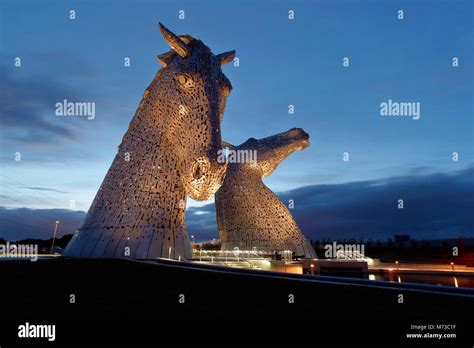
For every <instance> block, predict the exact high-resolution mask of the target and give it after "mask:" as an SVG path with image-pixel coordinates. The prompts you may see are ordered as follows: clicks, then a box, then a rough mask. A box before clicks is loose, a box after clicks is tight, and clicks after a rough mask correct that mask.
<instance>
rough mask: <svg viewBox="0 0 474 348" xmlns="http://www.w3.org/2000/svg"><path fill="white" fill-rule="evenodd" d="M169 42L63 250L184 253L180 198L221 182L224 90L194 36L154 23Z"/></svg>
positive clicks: (228, 57) (227, 88)
mask: <svg viewBox="0 0 474 348" xmlns="http://www.w3.org/2000/svg"><path fill="white" fill-rule="evenodd" d="M159 26H160V31H161V33H162V35H163V37H164V39H165V41H166V42H167V43H168V45H169V46H170V47H171V50H170V51H169V52H167V53H164V54H162V55H159V56H158V60H159V61H160V63H161V64H162V65H163V67H162V69H160V70H159V71H158V73H157V74H156V76H155V78H154V79H153V81H152V83H151V84H150V85H149V86H148V88H147V89H146V90H145V93H144V95H143V98H142V100H141V102H140V104H139V106H138V108H137V111H136V113H135V116H134V118H133V120H132V121H131V123H130V125H129V128H128V130H127V132H126V134H125V135H124V137H123V139H122V143H121V144H120V146H119V149H118V153H117V155H116V156H115V159H114V161H113V163H112V165H111V167H110V169H109V171H108V172H107V175H106V177H105V179H104V181H103V182H102V185H101V187H100V188H99V191H98V192H97V195H96V197H95V199H94V201H93V203H92V205H91V207H90V209H89V212H88V214H87V217H86V220H85V222H84V225H83V226H82V227H81V229H80V230H79V231H78V233H77V234H76V235H75V236H74V238H73V239H72V240H71V242H70V243H69V245H68V246H67V248H66V250H65V252H64V254H65V255H66V256H80V257H130V258H154V257H169V258H176V259H178V258H184V259H186V258H190V257H192V251H191V244H190V241H189V236H188V233H187V228H186V224H185V209H186V198H187V196H190V197H191V198H193V199H195V200H205V199H208V198H209V197H210V196H211V195H212V194H214V193H215V192H216V190H217V189H218V188H219V187H220V186H221V184H222V181H223V177H224V175H225V171H226V164H225V163H219V162H218V160H217V158H218V151H219V150H220V149H221V132H220V123H221V121H222V118H223V115H224V109H225V105H226V98H227V96H228V95H229V94H230V92H231V90H232V86H231V84H230V82H229V80H228V79H227V78H226V77H225V75H224V74H223V73H222V70H221V66H222V65H224V64H226V63H229V62H230V61H232V60H233V58H234V56H235V52H234V51H230V52H226V53H222V54H219V55H214V54H213V53H212V52H211V50H210V49H209V48H208V47H207V46H206V45H205V44H204V43H203V42H201V41H200V40H197V39H195V38H193V37H191V36H189V35H183V36H178V35H175V34H174V33H172V32H171V31H170V30H168V29H167V28H166V27H165V26H163V25H162V24H161V23H160V24H159Z"/></svg>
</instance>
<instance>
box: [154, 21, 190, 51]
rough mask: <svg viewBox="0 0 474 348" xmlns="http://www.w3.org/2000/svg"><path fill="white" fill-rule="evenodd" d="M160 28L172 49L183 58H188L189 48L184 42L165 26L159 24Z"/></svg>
mask: <svg viewBox="0 0 474 348" xmlns="http://www.w3.org/2000/svg"><path fill="white" fill-rule="evenodd" d="M158 24H159V26H160V31H161V34H162V35H163V37H164V38H165V41H166V42H167V43H168V45H170V47H171V49H172V50H173V51H175V52H176V53H178V54H179V55H180V56H181V57H183V58H186V57H187V56H188V55H189V48H188V46H186V43H184V41H183V40H181V39H180V38H179V36H177V35H175V34H174V33H173V32H171V31H170V30H168V28H166V27H165V26H164V25H163V24H161V23H158Z"/></svg>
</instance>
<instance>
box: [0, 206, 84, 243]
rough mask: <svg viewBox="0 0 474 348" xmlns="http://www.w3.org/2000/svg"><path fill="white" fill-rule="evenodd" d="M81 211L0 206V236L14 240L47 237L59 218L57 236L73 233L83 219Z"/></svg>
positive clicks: (49, 236) (50, 235) (50, 234)
mask: <svg viewBox="0 0 474 348" xmlns="http://www.w3.org/2000/svg"><path fill="white" fill-rule="evenodd" d="M85 216H86V214H85V212H83V211H76V210H67V209H29V208H11V209H10V208H5V207H0V221H1V224H0V238H3V239H5V240H9V241H16V240H20V239H25V238H40V239H48V238H51V237H52V233H53V227H54V224H55V221H56V220H59V227H58V231H57V236H58V237H62V236H63V235H65V234H69V233H74V232H75V231H76V230H77V229H78V228H79V227H80V225H81V224H82V222H83V221H84V218H85Z"/></svg>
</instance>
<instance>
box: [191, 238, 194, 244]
mask: <svg viewBox="0 0 474 348" xmlns="http://www.w3.org/2000/svg"><path fill="white" fill-rule="evenodd" d="M191 239H192V240H193V246H194V236H191Z"/></svg>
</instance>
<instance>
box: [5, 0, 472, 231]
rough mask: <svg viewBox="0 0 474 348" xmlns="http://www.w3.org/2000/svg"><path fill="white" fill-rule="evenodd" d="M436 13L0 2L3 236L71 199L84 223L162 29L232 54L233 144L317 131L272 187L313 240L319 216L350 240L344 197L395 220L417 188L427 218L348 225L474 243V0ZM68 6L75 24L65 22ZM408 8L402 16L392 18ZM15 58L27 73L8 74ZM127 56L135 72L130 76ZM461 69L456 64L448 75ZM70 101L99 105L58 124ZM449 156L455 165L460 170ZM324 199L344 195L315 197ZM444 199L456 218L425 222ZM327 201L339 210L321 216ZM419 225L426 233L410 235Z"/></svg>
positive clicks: (244, 4) (346, 5)
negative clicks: (396, 112) (411, 105)
mask: <svg viewBox="0 0 474 348" xmlns="http://www.w3.org/2000/svg"><path fill="white" fill-rule="evenodd" d="M431 3H432V2H428V1H418V0H416V1H397V2H394V1H292V2H289V1H258V2H254V1H226V2H223V1H199V2H197V1H161V0H158V1H133V2H132V1H116V2H111V1H68V2H67V3H66V2H63V1H41V2H40V1H21V0H20V1H18V0H15V1H12V0H0V13H1V15H0V16H1V17H0V51H1V63H0V78H1V79H0V81H1V88H0V125H1V131H0V158H1V172H0V208H1V209H0V221H2V220H3V224H0V237H2V234H3V235H4V236H9V237H10V238H14V228H16V227H15V226H17V227H18V225H19V224H20V225H21V224H22V223H23V224H24V227H25V228H26V227H28V228H34V226H26V225H27V224H29V225H36V224H40V223H48V224H49V220H48V219H49V217H48V216H49V215H48V216H46V217H45V216H38V215H37V216H36V217H34V216H33V217H32V218H31V219H29V221H26V220H28V218H24V219H23V218H22V217H24V216H27V215H26V214H25V215H22V214H18V212H17V213H15V211H14V210H13V208H27V211H30V212H31V211H33V210H32V209H69V208H70V202H71V200H73V201H74V203H75V207H74V208H73V210H78V211H87V209H88V208H89V206H90V204H91V202H92V200H93V198H94V196H95V194H96V192H97V189H98V188H99V185H100V184H101V182H102V180H103V178H104V176H105V174H106V171H107V169H108V168H109V166H110V164H111V163H112V160H113V158H114V156H115V154H116V151H117V147H118V145H119V144H120V142H121V138H122V136H123V134H124V133H125V131H126V129H127V127H128V124H129V122H130V121H131V119H132V117H133V115H134V112H135V110H136V108H137V106H138V104H139V102H140V100H141V97H142V95H143V91H144V90H145V88H146V87H147V86H148V85H149V84H150V82H151V80H152V79H153V77H154V76H155V74H156V72H157V71H158V70H159V69H160V68H161V65H160V64H159V62H158V61H157V60H156V56H157V55H158V54H161V53H164V52H167V51H168V50H169V46H168V45H167V44H166V43H165V41H164V40H163V38H162V36H161V34H160V32H159V29H158V25H157V24H158V21H161V22H162V23H164V24H165V25H166V26H167V27H168V28H169V29H171V30H172V31H174V32H175V33H177V34H190V35H192V36H193V37H195V38H198V39H200V40H202V41H203V42H204V43H205V44H206V45H207V46H209V47H210V49H211V50H212V51H213V53H214V54H219V53H222V52H224V51H229V50H232V49H235V50H236V51H237V57H238V58H239V63H240V66H238V67H236V66H234V65H232V64H228V65H226V66H225V67H223V72H224V73H225V74H226V76H227V77H228V78H229V80H230V81H231V83H232V85H233V88H234V89H233V92H232V94H231V95H230V97H229V98H228V100H227V108H226V112H225V116H224V121H223V123H222V135H223V139H224V140H226V141H228V142H230V143H233V144H240V143H242V142H244V141H245V140H247V139H248V138H250V137H254V138H263V137H266V136H270V135H273V134H276V133H280V132H282V131H286V130H288V129H290V128H292V127H300V128H303V129H304V130H305V131H306V132H307V133H309V135H310V142H311V146H310V147H309V148H307V149H305V150H304V151H301V152H297V153H294V154H293V155H291V156H289V157H288V158H287V159H286V160H284V161H283V162H282V163H281V164H280V165H279V167H278V168H277V170H276V171H275V172H274V173H273V174H272V175H271V176H269V177H268V178H266V179H265V183H266V184H267V185H268V186H269V187H270V188H271V189H272V190H273V191H274V192H278V193H281V195H282V197H285V199H294V200H295V213H294V214H295V217H296V219H297V221H298V222H299V223H300V224H304V225H305V226H307V227H304V228H303V227H302V229H303V230H304V231H305V233H306V234H310V235H311V237H313V238H317V236H318V228H319V229H323V228H325V227H324V226H322V225H318V224H314V228H315V230H314V231H313V230H312V227H311V226H313V225H311V224H309V225H308V218H309V216H311V215H312V214H314V213H315V212H320V213H321V214H327V215H325V216H326V217H327V216H331V217H332V218H331V219H325V220H324V221H325V222H324V223H325V224H326V225H330V224H331V221H333V222H334V224H333V226H332V227H331V228H330V229H328V228H327V229H326V230H325V233H327V235H330V234H331V233H333V234H334V233H335V234H337V233H338V231H339V232H340V233H341V235H343V236H350V233H348V231H349V230H350V228H351V227H348V226H344V227H341V229H340V230H334V229H333V227H335V226H336V224H335V222H337V221H338V216H341V218H342V216H344V217H347V216H348V215H347V212H341V211H340V210H338V209H339V208H340V201H339V200H338V199H339V198H340V197H347V198H348V200H350V199H351V198H352V200H354V197H362V196H361V195H362V193H364V195H363V199H362V198H361V200H360V201H355V203H354V201H353V209H354V210H353V212H356V211H358V210H357V209H360V206H359V207H358V205H357V204H358V203H357V202H362V201H364V202H366V201H370V202H375V201H377V202H381V203H380V204H381V205H380V206H385V204H386V206H387V209H391V208H390V207H396V200H397V199H398V198H404V197H403V194H404V193H406V192H416V193H417V194H416V197H417V199H416V202H417V203H416V204H420V205H419V206H417V209H418V211H419V210H420V209H421V210H423V212H424V213H423V214H421V215H420V214H418V215H417V217H415V216H414V215H412V214H410V213H407V214H406V215H404V217H401V219H402V220H403V219H404V218H406V219H407V220H404V221H401V222H400V224H399V225H397V227H396V228H398V230H393V226H392V227H390V226H388V225H389V224H387V223H385V224H378V223H374V219H376V218H377V217H378V218H382V217H383V218H384V219H388V220H385V222H386V221H389V220H390V221H393V219H397V218H396V217H394V216H392V215H389V216H388V215H387V216H384V215H383V214H382V213H380V214H378V215H377V217H375V216H373V215H372V216H370V217H367V216H365V215H364V214H361V215H360V216H363V218H364V219H368V220H370V221H371V222H370V223H369V224H366V225H364V224H361V223H360V222H361V221H357V223H354V225H352V228H354V229H356V230H357V233H362V234H364V235H367V236H369V235H370V236H374V235H376V234H377V233H378V232H377V231H380V233H381V235H383V236H384V238H385V236H386V235H387V234H388V233H392V232H394V231H399V232H409V231H410V228H413V229H414V230H416V231H421V233H423V231H425V232H426V231H430V229H432V230H433V229H434V230H437V231H440V233H441V234H440V235H438V234H436V235H435V236H441V237H442V236H449V237H455V236H457V235H458V234H463V235H465V236H470V237H474V230H473V228H472V227H473V226H472V219H468V217H469V216H470V214H472V211H471V212H469V209H467V208H469V207H472V192H473V190H472V187H473V180H472V179H473V177H472V174H473V171H472V168H473V167H474V158H473V149H474V146H473V145H474V144H473V115H474V110H473V109H474V106H473V100H474V99H473V98H474V82H473V81H474V80H473V76H474V75H473V61H472V60H473V26H472V23H473V18H472V17H473V3H472V1H470V0H467V1H437V2H436V6H431ZM71 9H72V10H75V11H76V19H75V20H70V19H69V10H71ZM399 9H402V10H403V11H404V19H403V20H399V19H397V11H398V10H399ZM180 10H184V11H185V19H184V20H180V19H179V18H178V15H179V11H180ZM289 10H294V11H295V19H294V20H290V19H288V11H289ZM16 57H19V58H21V67H15V58H16ZM125 57H129V58H130V60H131V66H130V67H124V58H125ZM344 57H348V58H349V66H348V67H344V66H343V58H344ZM453 57H457V58H458V61H459V66H457V67H453V65H452V62H453ZM64 99H67V100H68V101H73V102H76V101H77V102H81V101H82V102H94V103H95V104H96V115H95V119H93V120H88V119H87V118H86V117H58V116H56V115H55V104H56V103H57V102H62V101H63V100H64ZM389 99H391V100H393V101H396V102H415V103H420V104H419V105H420V110H421V115H420V119H418V120H414V119H413V118H412V117H382V116H381V115H380V104H381V103H383V102H387V101H388V100H389ZM290 104H292V105H294V107H295V113H294V114H292V115H290V114H289V113H288V106H289V105H290ZM345 151H347V152H348V153H349V156H350V157H349V158H350V160H349V161H347V162H346V161H343V153H344V152H345ZM453 152H457V153H459V161H453V160H452V154H453ZM16 153H20V154H21V161H15V154H16ZM420 178H426V180H421V179H420ZM456 180H459V182H458V181H456ZM414 183H417V185H415V186H413V184H414ZM440 183H445V184H446V186H444V187H440V186H439V185H440ZM458 183H459V185H458ZM389 184H390V185H389ZM367 185H368V186H367ZM370 185H375V186H377V185H378V186H383V185H387V190H388V189H389V191H390V192H391V194H390V195H383V192H385V191H384V190H381V191H380V192H379V193H380V194H377V193H374V192H372V191H370V190H369V189H367V187H372V186H370ZM418 185H419V186H418ZM430 185H431V186H430ZM318 187H319V188H323V187H324V188H328V187H330V188H333V189H334V191H331V192H333V193H331V195H336V194H338V193H339V194H340V196H338V197H339V198H338V199H336V198H334V197H335V196H331V197H333V198H330V197H328V196H325V195H322V194H318V192H320V191H319V190H318V189H317V188H318ZM421 187H423V190H422V189H421ZM447 187H453V190H457V191H455V192H457V194H455V195H453V190H451V189H449V190H448V189H446V188H447ZM342 188H347V191H344V190H341V189H342ZM349 188H351V190H349ZM404 188H407V190H409V191H406V190H405V189H404ZM418 188H419V190H418ZM355 189H357V190H358V191H357V193H356V192H355V191H354V190H355ZM393 189H397V190H398V191H395V192H394V191H393ZM417 190H418V191H417ZM438 190H439V191H438ZM397 192H400V195H397ZM444 193H445V195H444ZM371 194H375V196H373V195H372V196H371ZM352 195H353V196H352ZM399 196H402V197H399ZM407 196H410V195H407ZM384 197H386V201H384V200H383V198H384ZM410 197H411V196H410ZM433 197H435V198H433ZM298 198H301V200H300V201H299V200H298ZM282 199H283V198H282ZM308 199H309V200H312V201H311V203H308V201H307V200H308ZM444 199H448V201H449V202H450V203H449V204H450V208H451V209H454V208H455V207H457V209H454V210H453V212H454V211H458V212H460V214H461V215H459V216H458V215H455V216H454V215H450V216H449V217H450V219H451V220H449V219H448V218H447V220H443V222H440V225H433V224H431V225H430V224H428V222H433V221H435V220H437V219H438V217H437V215H436V214H441V211H442V209H441V210H440V205H442V204H444V203H446V202H447V201H443V200H444ZM283 201H284V199H283ZM303 201H304V202H306V203H304V204H303V203H302V204H301V205H299V202H303ZM414 202H415V201H414ZM210 203H212V201H206V202H193V201H191V200H190V201H189V202H188V206H190V207H193V208H192V209H193V210H192V211H193V213H195V212H199V209H200V208H202V211H201V214H199V213H198V214H197V216H199V215H205V216H208V215H209V216H210V217H211V220H212V217H213V212H212V211H210V210H209V209H210V208H209V207H212V205H211V206H210V205H209V204H210ZM361 204H362V203H361ZM413 204H415V203H413ZM413 204H412V205H411V206H412V207H413ZM421 204H423V206H421ZM430 204H431V205H432V208H433V209H432V210H430V209H431V208H430V207H431V206H430ZM205 205H207V206H205ZM323 205H325V206H327V209H330V208H331V207H332V206H334V210H333V211H331V212H330V213H329V212H327V211H322V210H318V209H319V208H317V207H321V206H323ZM311 206H313V207H315V208H314V209H315V210H311V209H308V207H311ZM316 206H317V207H316ZM364 207H367V206H364ZM408 207H410V205H408ZM421 207H423V209H422V208H421ZM7 208H10V209H7ZM336 208H337V209H336ZM298 209H300V210H298ZM408 209H409V208H408ZM337 212H339V213H340V214H341V215H337V214H336V213H337ZM12 213H14V214H13V215H12ZM303 213H305V214H306V215H304V216H303ZM453 214H454V213H453ZM463 214H464V215H463ZM194 215H196V214H194ZM349 215H350V214H349ZM61 216H62V215H61ZM352 218H353V219H354V221H356V220H357V214H355V215H354V216H353V217H352ZM67 219H70V217H69V218H65V220H67ZM190 219H192V218H190ZM361 219H362V217H361ZM416 219H422V221H418V222H417V223H412V222H413V221H414V220H416ZM448 220H449V221H451V222H450V223H448V224H447V225H445V223H446V221H448ZM202 221H205V220H202ZM190 222H191V221H190ZM410 224H411V225H410ZM423 224H424V225H423ZM2 225H3V227H2ZM326 225H325V226H326ZM402 225H403V226H402ZM421 225H423V226H424V227H423V228H421V227H420V226H421ZM6 226H8V227H6ZM193 226H196V231H197V230H198V227H197V225H196V224H194V225H193V224H192V223H190V229H191V227H193ZM206 226H207V225H206ZM209 226H210V227H209V228H210V229H215V226H214V225H212V223H211V222H209ZM374 226H376V227H374ZM410 226H412V227H410ZM201 227H202V226H201ZM326 227H327V226H326ZM419 228H420V229H419ZM204 230H205V228H204V229H202V233H201V236H202V238H207V237H208V236H207V234H206V232H204ZM12 231H13V232H12ZM199 231H201V230H199ZM443 231H450V232H449V233H448V232H446V234H445V235H443ZM63 232H68V231H63ZM69 232H72V231H69ZM385 232H386V233H385ZM190 233H193V231H192V230H191V231H190ZM384 233H385V234H384ZM25 235H26V234H25ZM430 236H433V235H430ZM22 237H23V234H22ZM47 237H49V236H47ZM209 237H212V234H209Z"/></svg>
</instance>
